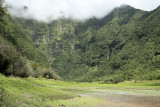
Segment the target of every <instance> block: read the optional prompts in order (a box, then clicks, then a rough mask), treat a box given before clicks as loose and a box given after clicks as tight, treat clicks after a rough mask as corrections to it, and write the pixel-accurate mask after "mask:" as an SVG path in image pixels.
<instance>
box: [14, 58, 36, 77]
mask: <svg viewBox="0 0 160 107" xmlns="http://www.w3.org/2000/svg"><path fill="white" fill-rule="evenodd" d="M31 74H33V69H32V66H31V64H30V63H29V61H28V60H27V59H25V58H24V57H19V59H18V60H17V61H16V62H15V63H14V64H13V75H15V76H20V77H29V76H30V75H31Z"/></svg>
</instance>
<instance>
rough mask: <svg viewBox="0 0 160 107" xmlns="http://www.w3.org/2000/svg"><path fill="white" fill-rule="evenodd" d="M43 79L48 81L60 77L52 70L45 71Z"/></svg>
mask: <svg viewBox="0 0 160 107" xmlns="http://www.w3.org/2000/svg"><path fill="white" fill-rule="evenodd" d="M43 77H44V78H48V79H55V80H57V79H58V76H57V75H56V74H55V72H54V71H51V70H47V71H45V72H44V74H43Z"/></svg>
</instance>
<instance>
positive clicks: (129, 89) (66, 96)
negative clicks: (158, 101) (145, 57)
mask: <svg viewBox="0 0 160 107" xmlns="http://www.w3.org/2000/svg"><path fill="white" fill-rule="evenodd" d="M97 92H98V93H103V92H114V93H115V92H126V93H129V94H138V95H145V96H158V97H160V81H141V82H137V83H134V81H130V82H127V81H126V82H123V83H119V84H99V83H96V82H95V83H76V82H63V81H57V80H51V79H50V80H49V79H44V78H37V79H35V78H32V77H29V78H25V79H23V78H18V77H17V78H15V77H5V76H3V75H1V74H0V105H1V107H28V106H29V107H61V106H65V107H91V106H96V105H98V104H100V103H103V102H104V99H102V98H99V97H90V96H89V95H88V93H97Z"/></svg>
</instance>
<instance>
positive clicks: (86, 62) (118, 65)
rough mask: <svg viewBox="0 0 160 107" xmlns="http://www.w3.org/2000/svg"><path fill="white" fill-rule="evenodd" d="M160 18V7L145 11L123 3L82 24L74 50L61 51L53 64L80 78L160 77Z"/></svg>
mask: <svg viewBox="0 0 160 107" xmlns="http://www.w3.org/2000/svg"><path fill="white" fill-rule="evenodd" d="M159 17H160V16H159V8H157V9H156V10H154V11H152V12H144V11H141V10H137V9H134V8H132V7H130V6H123V7H120V8H116V9H114V10H113V11H112V12H111V13H110V14H109V15H108V16H106V17H105V18H103V19H101V20H98V19H97V20H96V21H95V22H94V21H93V22H92V21H91V20H95V19H90V20H88V21H86V22H84V23H80V24H79V25H80V26H77V27H76V31H75V33H76V37H77V38H76V41H77V42H76V45H75V51H74V53H69V52H67V51H65V52H63V53H61V54H60V55H59V56H58V57H57V58H56V60H55V61H54V63H53V66H54V68H55V69H56V71H57V73H58V74H59V75H61V76H64V77H65V78H66V79H69V80H77V81H93V80H105V81H106V82H120V81H123V80H131V79H135V80H136V79H158V78H159V73H160V71H159V58H158V57H159V54H158V53H159V52H157V50H159V49H158V47H159V46H158V45H159V42H158V38H159V34H158V32H159V30H158V29H159V21H158V20H159ZM91 22H92V23H91ZM102 23H103V24H102ZM104 23H105V24H104ZM151 25H153V26H151ZM84 26H87V28H85V27H84ZM65 41H66V40H65ZM68 42H69V41H68ZM66 45H67V44H66ZM62 49H63V48H62ZM68 50H70V49H69V48H68ZM155 60H156V61H155ZM155 63H156V64H155ZM154 65H158V66H154Z"/></svg>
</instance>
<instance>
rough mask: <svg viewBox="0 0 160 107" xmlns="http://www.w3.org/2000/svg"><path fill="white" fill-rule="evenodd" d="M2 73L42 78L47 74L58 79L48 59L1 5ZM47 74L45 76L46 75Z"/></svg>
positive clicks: (0, 63) (0, 51)
mask: <svg viewBox="0 0 160 107" xmlns="http://www.w3.org/2000/svg"><path fill="white" fill-rule="evenodd" d="M0 15H1V17H0V28H1V29H0V30H1V31H0V73H2V74H5V75H6V76H9V75H14V76H20V77H28V76H31V75H32V76H34V77H37V76H40V75H43V74H44V72H50V73H46V74H47V75H48V74H49V75H48V76H49V78H51V77H55V78H57V77H56V74H55V73H54V72H53V70H52V69H50V66H49V64H48V59H47V57H46V55H45V54H43V53H42V52H40V51H39V50H38V49H37V48H36V46H35V44H34V42H33V41H32V39H31V38H30V37H29V36H28V35H26V33H25V31H24V29H23V28H22V27H21V25H20V24H19V23H18V22H17V21H16V20H14V19H13V18H12V17H11V16H10V15H9V14H7V13H6V12H5V8H3V7H2V4H1V5H0ZM46 74H45V75H46Z"/></svg>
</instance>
